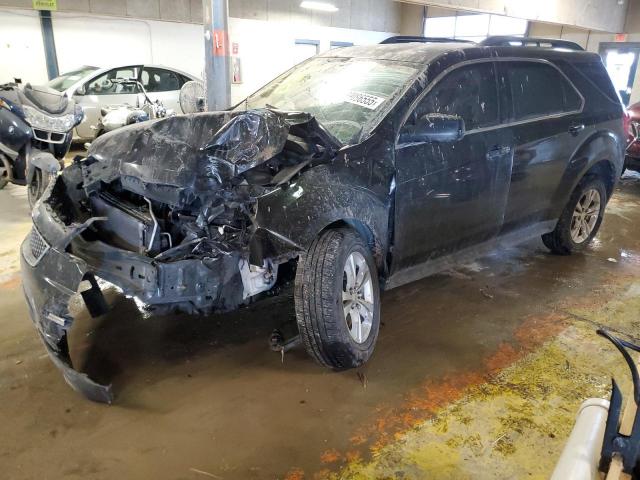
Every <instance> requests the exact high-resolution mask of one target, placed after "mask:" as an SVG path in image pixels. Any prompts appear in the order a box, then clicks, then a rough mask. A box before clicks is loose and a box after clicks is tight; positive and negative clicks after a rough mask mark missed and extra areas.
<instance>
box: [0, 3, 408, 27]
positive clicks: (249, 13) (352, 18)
mask: <svg viewBox="0 0 640 480" xmlns="http://www.w3.org/2000/svg"><path fill="white" fill-rule="evenodd" d="M333 3H334V4H335V5H336V6H337V7H338V8H339V11H338V12H336V13H324V12H318V11H312V10H305V9H302V8H300V0H229V15H230V16H231V17H234V18H245V19H250V20H264V21H275V22H295V23H303V24H309V25H318V26H324V27H340V28H353V29H359V30H372V31H380V32H397V31H399V26H400V16H401V9H402V4H399V3H397V2H394V1H392V0H333ZM0 7H17V8H25V9H31V8H32V2H31V0H0ZM58 11H60V12H74V13H91V14H96V15H114V16H117V17H124V18H136V19H145V20H168V21H173V22H185V23H197V24H202V0H58Z"/></svg>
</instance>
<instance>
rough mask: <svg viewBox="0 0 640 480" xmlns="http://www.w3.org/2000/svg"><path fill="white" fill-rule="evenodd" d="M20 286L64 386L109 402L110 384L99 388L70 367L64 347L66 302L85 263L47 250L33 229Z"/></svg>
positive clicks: (68, 318) (25, 246)
mask: <svg viewBox="0 0 640 480" xmlns="http://www.w3.org/2000/svg"><path fill="white" fill-rule="evenodd" d="M20 257H21V258H20V261H21V267H22V286H23V289H24V295H25V298H26V300H27V305H28V306H29V314H30V316H31V319H32V320H33V322H34V324H35V325H36V328H37V329H38V332H39V333H40V336H41V338H42V340H43V342H44V345H45V347H46V349H47V353H48V354H49V357H50V358H51V360H52V361H53V363H54V364H55V365H56V367H58V368H59V369H60V370H61V371H62V374H63V376H64V378H65V380H66V381H67V383H68V384H69V385H70V386H71V387H72V388H73V389H74V390H76V391H78V392H80V393H82V394H83V395H84V396H85V397H87V398H88V399H90V400H93V401H95V402H103V403H111V402H112V401H113V392H112V389H111V385H100V384H99V383H96V382H95V381H93V380H91V379H90V378H89V377H88V376H87V375H86V374H84V373H80V372H78V371H76V370H75V369H74V368H73V364H72V362H71V357H70V356H69V349H68V344H67V329H68V328H69V327H70V326H71V322H72V318H71V316H70V315H69V311H68V309H67V307H68V304H69V300H70V298H71V296H72V295H74V294H75V293H76V291H77V289H78V285H80V282H81V281H82V279H83V278H84V276H85V273H86V264H85V263H84V262H83V261H81V260H79V259H77V258H75V257H72V256H71V255H68V254H65V253H61V252H59V251H57V250H56V249H54V248H52V247H50V246H49V245H48V244H47V243H46V242H45V241H44V239H42V237H41V236H40V235H39V234H38V232H37V230H35V229H33V230H32V232H31V233H30V234H29V236H27V238H26V239H25V240H24V242H23V243H22V246H21V254H20Z"/></svg>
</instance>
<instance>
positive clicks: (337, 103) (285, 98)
mask: <svg viewBox="0 0 640 480" xmlns="http://www.w3.org/2000/svg"><path fill="white" fill-rule="evenodd" d="M416 74H417V69H416V68H415V67H413V66H411V65H409V64H404V63H399V62H393V61H385V60H372V59H364V58H325V57H315V58H312V59H311V60H308V61H306V62H304V63H302V64H300V65H298V66H297V67H295V68H293V69H292V70H290V71H289V72H287V73H285V74H284V75H282V76H281V77H278V78H276V79H275V80H274V81H273V82H271V83H269V84H267V85H266V86H264V87H263V88H261V89H260V90H258V91H257V92H256V93H254V94H253V95H251V96H250V97H248V98H247V100H246V101H245V102H243V103H241V104H240V105H238V107H237V108H238V109H244V108H245V107H246V108H247V109H251V108H275V109H279V110H288V111H301V112H307V113H310V114H312V115H313V116H315V117H316V119H317V120H318V122H320V123H321V124H322V125H323V126H324V127H325V128H326V129H327V130H328V131H329V132H330V133H331V134H333V136H334V137H336V138H337V139H338V140H340V141H341V142H342V143H344V144H350V143H354V142H357V141H358V139H359V137H360V135H361V133H362V132H366V131H368V130H370V128H371V127H373V126H375V124H374V122H376V121H379V119H380V118H382V116H383V115H384V114H385V113H386V112H387V111H388V110H389V108H390V107H391V106H392V105H393V103H394V98H395V97H396V96H397V94H398V93H399V92H400V91H401V89H402V88H403V86H404V85H406V84H407V83H408V81H409V79H411V78H413V77H414V76H415V75H416Z"/></svg>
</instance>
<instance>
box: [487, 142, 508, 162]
mask: <svg viewBox="0 0 640 480" xmlns="http://www.w3.org/2000/svg"><path fill="white" fill-rule="evenodd" d="M510 152H511V147H510V146H508V145H499V146H497V147H493V148H492V149H491V150H489V151H488V152H487V160H495V159H497V158H500V157H503V156H505V155H508V154H509V153H510Z"/></svg>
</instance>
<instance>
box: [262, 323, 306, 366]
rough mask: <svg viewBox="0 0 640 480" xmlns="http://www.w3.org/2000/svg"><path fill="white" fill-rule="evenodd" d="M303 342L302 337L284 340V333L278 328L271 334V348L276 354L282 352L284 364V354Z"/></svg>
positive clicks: (295, 336) (297, 336)
mask: <svg viewBox="0 0 640 480" xmlns="http://www.w3.org/2000/svg"><path fill="white" fill-rule="evenodd" d="M301 342H302V339H301V338H300V335H299V334H298V335H294V336H293V337H291V338H290V339H289V340H286V339H285V338H284V335H283V333H282V332H281V331H280V330H278V329H277V328H276V329H275V330H274V331H273V332H271V336H270V337H269V347H270V348H271V350H272V351H274V352H280V354H281V355H282V362H283V363H284V354H285V352H288V351H289V350H291V349H293V348H295V347H297V346H298V345H300V343H301Z"/></svg>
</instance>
